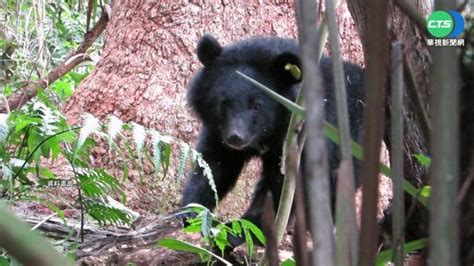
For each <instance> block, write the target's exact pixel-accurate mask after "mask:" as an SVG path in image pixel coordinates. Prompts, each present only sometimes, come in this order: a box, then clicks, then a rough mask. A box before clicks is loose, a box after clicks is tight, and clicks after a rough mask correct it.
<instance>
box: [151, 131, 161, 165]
mask: <svg viewBox="0 0 474 266" xmlns="http://www.w3.org/2000/svg"><path fill="white" fill-rule="evenodd" d="M151 136H152V139H151V141H152V147H153V155H154V156H153V164H154V165H155V174H157V173H158V171H160V166H161V141H160V133H158V132H157V131H155V130H153V131H152V132H151Z"/></svg>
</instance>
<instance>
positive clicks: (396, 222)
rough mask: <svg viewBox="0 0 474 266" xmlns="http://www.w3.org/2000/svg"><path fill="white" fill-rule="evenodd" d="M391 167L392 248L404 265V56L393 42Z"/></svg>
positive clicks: (398, 262)
mask: <svg viewBox="0 0 474 266" xmlns="http://www.w3.org/2000/svg"><path fill="white" fill-rule="evenodd" d="M391 68H392V69H391V72H392V74H391V86H390V87H391V90H392V91H391V92H392V97H391V100H392V104H391V106H392V112H391V114H392V117H391V119H390V120H391V123H392V125H391V127H390V128H391V131H392V132H391V144H392V145H391V147H392V152H391V156H390V158H391V168H392V182H393V207H392V209H393V221H392V231H393V237H392V239H393V240H392V249H393V250H394V251H395V252H394V256H395V265H396V266H403V257H404V256H403V226H404V220H405V217H404V203H405V200H404V191H403V186H402V179H403V57H402V44H401V43H399V42H397V43H394V44H392V63H391Z"/></svg>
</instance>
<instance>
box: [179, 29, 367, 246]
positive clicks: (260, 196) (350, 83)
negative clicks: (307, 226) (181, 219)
mask: <svg viewBox="0 0 474 266" xmlns="http://www.w3.org/2000/svg"><path fill="white" fill-rule="evenodd" d="M298 50H299V48H298V44H297V42H296V41H294V40H292V39H284V38H277V37H255V38H250V39H247V40H243V41H240V42H236V43H234V44H232V45H229V46H226V47H222V46H221V45H220V44H219V43H218V41H217V40H216V39H215V38H214V37H213V36H211V35H209V34H206V35H204V36H203V37H202V38H201V39H200V40H199V42H198V45H197V56H198V58H199V60H200V61H201V63H202V64H203V65H204V67H202V68H201V69H200V70H199V71H198V72H197V73H196V74H195V75H194V77H193V78H192V80H191V82H190V85H189V88H188V94H187V100H188V103H189V105H190V106H191V108H192V109H193V110H194V112H195V113H196V114H197V115H198V118H199V119H200V120H201V122H202V130H201V133H200V136H199V143H198V145H197V150H198V151H199V152H201V153H202V155H203V158H204V159H205V160H206V161H207V162H208V164H209V166H210V168H211V170H212V174H213V176H214V181H215V184H216V188H217V193H218V196H219V198H220V199H221V198H223V197H224V196H225V195H226V194H227V193H228V192H229V191H230V190H231V189H232V188H233V186H234V185H235V183H236V181H237V179H238V177H239V175H240V172H241V170H242V167H243V166H244V164H245V163H246V162H247V161H248V160H249V159H251V158H252V157H259V158H260V159H261V160H262V168H263V169H262V177H261V179H260V180H259V182H258V183H257V186H256V188H255V191H254V194H253V198H252V201H251V203H250V207H249V209H248V210H247V211H246V213H245V214H244V215H243V217H242V218H245V219H247V220H250V221H251V222H253V223H254V224H256V225H257V226H260V216H261V213H262V208H263V201H264V198H265V195H266V194H267V191H271V193H272V195H273V199H274V207H275V210H276V209H277V208H278V201H279V198H280V192H281V186H282V180H283V175H282V173H281V172H280V161H281V154H282V145H283V141H284V138H285V134H286V131H287V127H288V123H289V118H290V112H289V111H288V110H287V109H286V108H285V107H284V106H282V105H281V104H280V103H278V102H276V101H275V100H273V99H271V98H270V97H269V96H267V95H266V94H265V93H264V92H263V91H262V90H260V89H259V88H256V87H255V86H254V85H252V84H251V83H249V82H248V81H246V80H243V79H241V78H239V77H238V76H237V74H236V71H237V70H238V71H240V72H242V73H244V74H246V75H248V76H250V77H252V78H253V79H255V80H257V81H259V82H261V83H263V84H264V85H266V86H268V87H269V88H271V89H272V90H274V91H276V92H277V93H279V94H280V95H283V96H284V97H286V98H288V99H290V100H293V101H294V100H295V97H296V94H297V89H298V86H299V85H298V83H299V82H300V80H299V79H296V78H295V76H294V75H292V73H290V71H288V70H286V69H285V65H286V64H287V63H290V64H293V65H297V66H299V68H300V69H301V66H300V59H299V57H298V53H299V51H298ZM320 66H321V74H322V77H323V84H324V87H325V92H326V98H325V112H326V120H327V121H329V122H330V123H332V124H334V125H336V122H337V121H336V109H335V105H334V92H333V85H332V84H333V82H332V79H333V77H332V69H331V60H330V58H328V57H323V58H322V59H321V62H320ZM344 70H345V75H346V86H347V95H348V109H349V114H350V126H351V134H352V138H353V139H355V140H356V141H358V142H360V141H361V139H362V126H361V125H362V113H363V108H364V104H363V99H364V98H363V97H364V93H363V70H362V69H361V68H360V67H359V66H356V65H354V64H351V63H347V62H345V63H344ZM310 74H311V73H303V76H304V75H310ZM328 149H329V153H328V154H329V167H330V169H331V173H330V177H331V186H332V192H334V191H335V182H334V181H335V180H334V179H335V175H334V173H333V172H334V170H335V169H336V168H337V166H338V163H339V160H340V155H339V151H338V150H337V146H336V145H334V144H333V143H330V142H329V141H328ZM354 163H355V169H356V174H357V171H358V169H359V168H360V167H359V164H360V162H358V161H356V160H354ZM333 194H334V193H333ZM189 203H199V204H202V205H204V206H206V207H207V208H209V209H211V210H212V209H214V207H215V198H214V192H213V191H212V189H211V187H210V186H209V182H208V179H207V177H205V176H204V175H203V170H202V169H201V168H200V167H199V166H197V167H196V168H195V169H194V170H193V171H192V172H191V173H190V175H189V177H188V180H187V183H186V185H185V187H184V191H183V205H187V204H189ZM237 244H238V243H237Z"/></svg>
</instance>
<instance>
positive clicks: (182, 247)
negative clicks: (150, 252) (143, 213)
mask: <svg viewBox="0 0 474 266" xmlns="http://www.w3.org/2000/svg"><path fill="white" fill-rule="evenodd" d="M157 245H158V246H161V247H165V248H169V249H173V250H177V251H187V252H191V253H194V254H197V255H199V256H200V257H201V259H204V260H206V261H207V260H209V258H210V257H213V258H215V259H217V260H219V261H220V262H222V263H224V264H225V265H232V263H230V262H228V261H226V260H224V259H223V258H221V257H219V256H217V255H215V254H214V253H212V252H210V251H208V250H205V249H203V248H201V247H198V246H195V245H193V244H190V243H187V242H184V241H181V240H177V239H171V238H163V239H161V240H159V241H158V244H157Z"/></svg>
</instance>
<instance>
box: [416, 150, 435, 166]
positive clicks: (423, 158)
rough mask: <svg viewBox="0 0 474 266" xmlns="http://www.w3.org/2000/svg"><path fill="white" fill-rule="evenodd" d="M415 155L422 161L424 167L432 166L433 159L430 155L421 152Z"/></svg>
mask: <svg viewBox="0 0 474 266" xmlns="http://www.w3.org/2000/svg"><path fill="white" fill-rule="evenodd" d="M413 157H415V159H416V160H417V161H418V162H420V163H421V165H423V166H424V167H430V165H431V159H430V157H428V156H425V155H423V154H421V153H418V154H415V155H413Z"/></svg>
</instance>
